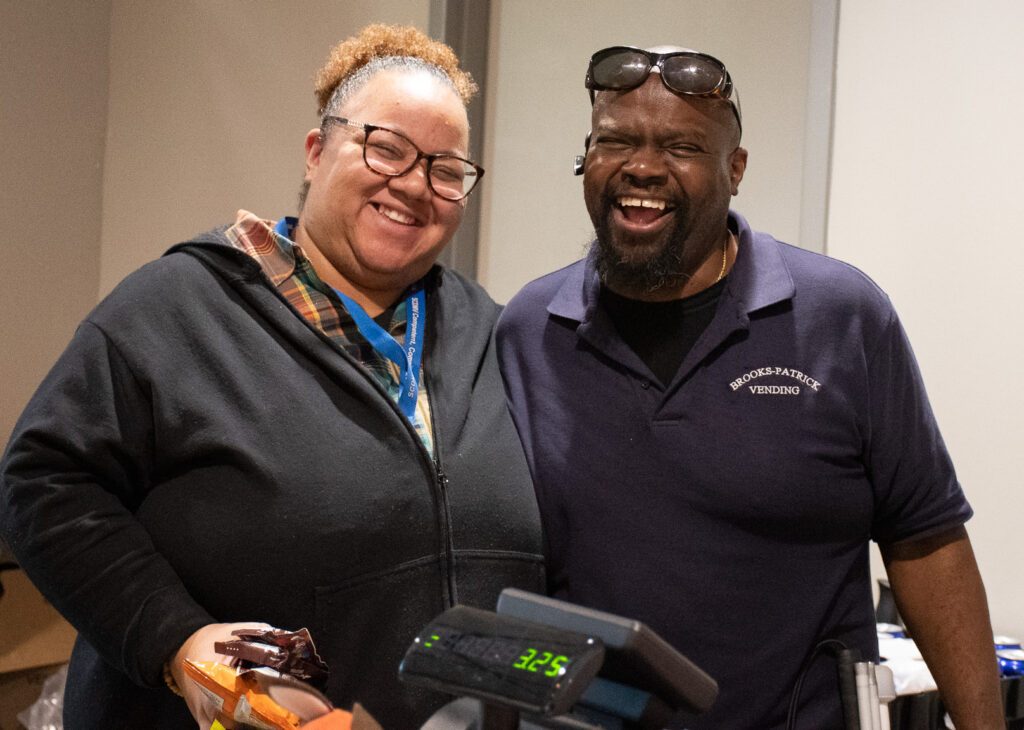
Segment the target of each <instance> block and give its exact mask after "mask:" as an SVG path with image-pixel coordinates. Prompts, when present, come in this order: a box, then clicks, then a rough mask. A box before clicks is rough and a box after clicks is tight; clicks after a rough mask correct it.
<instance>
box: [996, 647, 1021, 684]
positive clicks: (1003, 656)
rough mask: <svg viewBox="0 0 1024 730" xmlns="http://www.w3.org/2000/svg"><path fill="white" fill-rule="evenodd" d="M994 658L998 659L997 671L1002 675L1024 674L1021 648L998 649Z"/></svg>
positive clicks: (1014, 675) (1016, 675) (1015, 675)
mask: <svg viewBox="0 0 1024 730" xmlns="http://www.w3.org/2000/svg"><path fill="white" fill-rule="evenodd" d="M996 658H997V659H999V673H1000V674H1001V675H1003V676H1004V677H1020V676H1022V675H1024V651H1022V650H1021V649H1000V650H999V651H997V652H996Z"/></svg>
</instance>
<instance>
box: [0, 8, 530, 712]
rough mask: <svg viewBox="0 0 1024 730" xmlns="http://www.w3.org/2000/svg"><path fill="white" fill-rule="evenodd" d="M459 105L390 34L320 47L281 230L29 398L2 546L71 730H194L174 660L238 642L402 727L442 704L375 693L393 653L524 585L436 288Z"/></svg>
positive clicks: (493, 441) (401, 37)
mask: <svg viewBox="0 0 1024 730" xmlns="http://www.w3.org/2000/svg"><path fill="white" fill-rule="evenodd" d="M474 88H475V87H474V85H473V84H472V81H471V79H470V78H469V76H468V74H466V73H465V72H464V71H462V70H461V69H459V67H458V60H457V59H456V58H455V55H454V53H452V52H451V49H449V48H447V47H446V46H443V45H441V44H440V43H437V42H435V41H432V40H430V39H429V38H428V37H427V36H426V35H424V34H423V33H422V32H420V31H418V30H416V29H414V28H402V27H395V26H380V25H374V26H369V27H367V28H365V29H364V30H363V32H361V33H360V34H359V36H357V37H353V38H349V39H348V40H346V41H344V42H342V43H340V44H339V45H338V46H337V47H336V48H335V49H334V51H333V53H332V56H331V59H330V60H329V61H328V63H327V64H326V65H325V66H324V68H323V69H322V70H321V72H320V74H319V76H318V80H317V96H318V100H319V110H320V124H319V125H318V126H317V127H316V128H315V129H313V130H311V131H309V132H308V133H307V134H306V135H305V162H306V165H305V183H306V191H305V204H304V205H303V206H302V208H301V210H300V212H299V216H298V219H292V218H285V219H281V220H278V221H277V222H275V221H273V220H264V219H262V218H260V217H258V216H256V215H254V214H252V213H246V212H244V211H243V212H241V213H240V214H239V216H238V218H237V220H236V221H235V223H234V224H233V225H231V226H229V227H225V228H222V229H218V230H215V231H212V232H210V233H207V234H204V235H202V236H200V237H198V238H197V239H195V240H193V241H190V242H187V243H184V244H179V245H178V246H175V247H174V248H173V249H171V251H169V252H168V253H167V254H166V255H165V256H163V257H162V258H160V259H159V260H157V261H155V262H152V263H150V264H148V265H147V266H145V267H143V268H142V269H141V270H140V271H138V272H136V273H134V274H133V275H131V276H130V277H128V278H127V279H126V280H125V281H124V282H122V283H121V284H120V285H119V286H118V287H117V288H116V289H115V291H114V292H112V293H111V295H110V296H109V297H107V298H106V299H105V300H104V301H103V302H102V303H101V304H100V305H99V306H98V307H97V308H96V309H95V310H94V311H93V312H92V313H90V315H89V316H88V317H87V318H86V320H85V322H83V323H82V325H81V326H80V327H79V329H78V331H77V332H76V334H75V337H74V339H73V341H72V342H71V344H70V345H69V347H68V349H67V350H66V352H65V353H64V355H63V356H62V357H61V359H60V361H59V362H58V363H57V365H56V366H55V367H54V369H53V370H52V371H51V373H50V374H49V375H48V376H47V377H46V379H45V380H44V382H43V384H42V385H41V386H40V388H39V390H38V392H37V393H36V395H35V396H34V397H33V399H32V401H31V403H30V404H29V406H28V408H27V409H26V411H25V413H24V414H23V416H22V418H21V419H20V420H19V422H18V425H17V427H16V428H15V431H14V434H13V436H12V438H11V441H10V444H9V446H8V449H7V453H6V454H5V457H4V460H3V462H2V464H0V534H2V536H3V537H4V538H5V539H7V540H8V541H9V542H10V545H11V548H12V550H13V551H14V552H15V554H16V555H17V557H18V560H19V563H20V564H21V565H22V566H23V567H24V568H25V571H26V573H27V574H28V575H29V577H31V578H32V580H33V581H35V582H36V584H37V585H38V586H39V588H40V590H41V591H42V592H43V593H44V595H46V596H47V597H48V598H49V599H50V600H51V602H52V603H53V604H54V605H55V606H56V607H57V608H58V609H59V610H60V611H61V612H62V613H63V614H64V615H65V616H66V617H67V618H68V620H69V621H70V622H71V623H72V624H73V625H74V626H75V628H76V629H78V631H79V640H78V643H77V644H76V647H75V650H74V653H73V655H72V659H71V663H70V667H69V670H68V683H67V693H66V695H65V702H64V720H65V722H64V727H65V728H68V730H72V729H75V730H79V729H81V728H97V729H99V728H102V729H104V730H108V729H110V728H127V727H133V728H160V729H167V730H172V729H173V730H181V729H183V728H189V727H191V728H195V727H199V728H200V730H208V728H210V726H211V722H212V720H213V715H214V713H215V712H216V710H217V707H216V705H211V704H210V701H209V698H208V696H207V693H205V691H204V690H203V688H201V687H199V686H198V685H197V684H196V683H194V682H192V681H191V680H189V679H187V678H186V677H185V674H184V666H185V665H184V662H185V660H186V659H190V660H193V661H209V660H218V659H220V660H224V659H225V658H224V657H223V656H222V655H220V654H218V653H217V652H216V644H217V642H218V641H223V640H229V639H231V638H232V634H231V632H232V630H233V629H236V628H239V627H240V626H242V625H249V624H248V623H247V622H249V621H255V622H257V623H264V622H265V624H270V625H271V626H277V627H281V628H283V629H287V630H297V629H300V628H303V627H305V628H308V629H309V631H310V633H311V635H312V637H313V640H314V641H315V643H316V648H317V650H318V652H319V654H320V656H321V657H322V658H323V659H324V660H325V661H326V663H327V664H328V666H329V669H330V676H329V678H328V679H327V682H326V686H325V687H324V692H325V694H326V695H327V696H328V697H329V698H330V699H331V701H332V702H333V703H334V704H336V705H337V706H339V707H343V708H348V707H350V706H352V704H353V703H354V702H359V703H361V704H362V705H363V706H364V707H366V708H367V710H368V711H369V712H370V714H371V715H373V716H374V717H375V718H376V719H377V720H378V721H379V722H380V723H381V725H382V726H383V727H385V728H412V727H419V726H420V725H421V724H422V723H423V722H424V721H425V720H426V719H427V718H428V717H429V716H430V715H431V713H432V712H433V711H434V710H436V709H437V708H438V707H440V706H441V705H443V704H444V703H445V702H446V701H447V700H448V698H447V697H446V696H444V695H442V694H440V693H436V692H430V691H427V690H426V689H422V688H414V687H411V686H408V685H406V684H404V683H402V682H400V681H399V678H398V666H399V664H400V662H401V660H402V657H403V655H404V653H405V650H406V649H407V648H408V646H409V645H410V644H411V642H412V640H413V638H414V637H415V635H416V634H417V632H419V631H420V629H422V628H423V627H424V626H425V625H426V624H427V623H428V622H429V621H430V620H432V619H433V618H434V617H436V616H437V615H438V614H439V613H441V612H442V611H443V610H444V609H446V608H448V607H450V606H452V605H454V604H456V603H467V604H472V605H476V606H480V607H484V608H493V607H494V604H495V601H496V600H497V597H498V594H499V592H500V591H501V589H502V588H504V587H506V586H509V585H514V586H519V587H521V588H524V589H528V590H539V589H541V588H542V586H543V558H542V541H541V533H540V521H539V518H538V516H537V507H536V502H535V499H534V495H533V489H532V487H531V484H530V474H529V470H528V466H527V464H526V460H525V458H524V456H523V452H522V448H521V447H520V445H519V440H518V438H517V437H516V433H515V428H514V426H513V423H512V420H511V418H510V417H509V414H508V410H507V408H506V405H505V400H504V395H503V389H502V383H501V377H500V375H499V373H498V368H497V360H496V357H495V351H494V346H493V325H494V322H495V320H496V319H497V315H498V306H497V305H496V304H495V303H494V302H493V301H492V300H491V299H490V298H489V297H488V296H487V294H486V293H485V292H484V291H483V289H482V288H481V287H480V286H479V285H477V284H475V283H473V282H469V281H467V280H466V279H464V278H462V277H460V276H459V275H458V274H455V273H454V272H451V271H447V270H442V269H441V268H440V267H438V266H435V261H436V259H437V256H438V254H439V253H440V252H441V250H442V249H443V248H444V246H445V244H446V243H447V241H448V240H450V238H451V236H452V235H453V234H454V233H455V230H456V229H457V227H458V225H459V222H460V221H461V218H462V213H463V209H464V205H465V203H466V196H467V195H469V194H470V193H471V192H472V190H473V188H474V187H475V185H476V183H477V181H479V179H480V175H481V173H482V170H480V168H479V167H477V166H476V165H475V164H474V163H472V162H471V161H469V160H467V159H465V158H466V155H467V154H468V146H469V124H468V120H467V116H466V108H465V105H466V103H467V102H468V100H469V97H470V96H471V94H472V92H473V89H474ZM268 109H270V107H268ZM265 624H264V625H265ZM165 682H166V684H165ZM172 690H174V691H176V692H179V693H181V694H183V695H184V699H183V698H181V697H177V696H175V695H174V694H172Z"/></svg>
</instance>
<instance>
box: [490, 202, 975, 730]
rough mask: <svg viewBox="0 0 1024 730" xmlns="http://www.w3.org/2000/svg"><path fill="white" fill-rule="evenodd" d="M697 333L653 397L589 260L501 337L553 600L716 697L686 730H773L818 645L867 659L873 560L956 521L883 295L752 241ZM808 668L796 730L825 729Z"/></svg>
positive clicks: (546, 284) (513, 318)
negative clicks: (684, 668)
mask: <svg viewBox="0 0 1024 730" xmlns="http://www.w3.org/2000/svg"><path fill="white" fill-rule="evenodd" d="M730 225H731V226H733V227H734V230H735V231H737V234H738V239H739V253H738V256H737V259H736V263H735V265H734V266H733V269H732V270H731V272H730V273H729V276H728V277H727V283H726V286H725V289H724V290H723V292H722V294H721V298H720V300H719V302H718V309H717V312H716V313H715V316H714V318H713V319H712V321H711V323H710V325H709V326H708V327H707V329H705V331H704V333H703V334H702V335H701V337H700V338H699V339H698V340H697V342H696V344H695V345H694V347H693V348H692V350H691V351H690V352H689V354H688V355H687V356H686V357H685V359H684V360H683V362H682V365H681V366H680V368H679V371H678V372H677V373H676V375H675V377H674V379H673V380H672V381H671V382H670V383H669V384H668V385H667V386H664V387H663V386H662V385H661V384H660V383H659V382H658V379H657V378H656V377H654V374H653V373H652V372H650V370H649V369H648V368H647V366H646V365H645V364H644V363H643V361H642V360H641V359H640V358H639V357H638V356H637V355H636V354H635V353H634V352H633V351H632V350H631V349H630V348H629V347H628V346H627V345H626V344H625V343H624V342H623V341H622V340H621V339H620V337H619V336H618V335H617V333H616V330H615V327H614V325H613V324H612V323H611V321H610V319H609V317H608V316H607V314H606V313H605V312H604V311H603V310H602V309H601V307H600V306H599V305H598V292H599V290H600V285H599V282H598V278H597V274H596V272H595V270H594V267H593V265H592V263H591V262H590V260H589V259H584V260H582V261H579V262H577V263H575V264H572V265H571V266H569V267H567V268H564V269H562V270H560V271H556V272H554V273H552V274H549V275H547V276H545V277H542V278H541V279H538V280H536V281H534V282H532V283H531V284H528V285H527V286H526V287H525V288H524V289H523V290H522V291H521V292H520V293H519V294H518V295H516V297H514V298H513V299H512V301H511V302H510V303H509V304H508V306H507V307H506V308H505V311H504V313H503V315H502V317H501V320H500V321H499V324H498V348H499V358H500V363H501V367H502V371H503V375H504V378H505V385H506V390H507V393H508V397H509V404H510V408H511V410H512V415H513V418H514V420H515V423H516V426H517V428H518V429H519V433H520V436H521V437H522V439H523V442H524V446H525V449H526V453H527V457H528V460H529V463H530V467H531V469H532V472H533V477H534V482H535V485H536V489H537V496H538V501H539V504H540V507H541V514H542V518H543V522H544V527H545V533H546V536H547V540H548V545H549V558H550V564H549V575H550V588H551V591H552V593H553V595H555V596H557V597H559V598H562V599H565V600H569V601H572V602H575V603H579V604H582V605H586V606H591V607H594V608H598V609H601V610H606V611H611V612H613V613H617V614H621V615H624V616H630V617H634V618H637V619H639V620H641V621H643V622H645V623H647V624H648V625H650V626H651V627H652V628H653V629H654V630H655V631H657V632H658V633H660V634H661V635H662V636H664V637H665V638H666V639H667V640H668V641H669V642H670V643H671V644H673V645H674V646H675V647H676V648H678V649H679V650H680V651H681V652H682V653H684V654H685V655H686V656H688V657H689V658H690V659H692V660H693V661H695V662H696V663H697V664H698V665H699V666H701V667H702V668H704V669H705V671H707V672H708V673H710V674H711V675H712V676H713V677H715V679H717V680H718V683H719V687H720V694H719V699H718V701H717V702H716V704H715V706H714V707H713V708H712V710H711V711H710V712H709V713H707V714H706V715H704V716H702V717H701V718H699V719H697V720H694V721H690V722H687V723H686V726H687V727H690V728H705V727H707V728H724V727H728V728H730V729H733V730H735V729H738V728H757V730H765V728H775V727H780V728H781V727H783V726H784V725H785V719H786V710H787V705H788V702H789V697H790V693H791V691H792V688H793V684H794V682H795V680H796V677H797V675H798V673H799V669H800V667H801V665H802V663H803V662H804V660H805V658H806V657H807V656H808V655H809V654H810V652H811V651H812V649H813V647H814V646H815V645H816V644H817V643H818V642H820V641H822V640H824V639H838V640H840V641H842V642H844V643H845V644H846V645H847V646H850V647H857V648H859V649H860V651H861V653H862V655H863V656H865V657H867V658H870V657H876V656H877V640H876V632H875V624H874V611H873V606H872V595H871V576H870V571H869V560H868V542H869V540H871V539H873V540H875V541H877V542H879V543H883V544H885V543H892V542H898V541H901V540H907V539H910V538H922V537H925V536H927V535H929V534H931V533H937V532H941V531H943V530H948V529H951V528H953V527H955V526H958V525H960V524H962V523H963V522H965V521H966V520H967V519H968V518H969V517H970V516H971V509H970V506H969V505H968V504H967V501H966V499H965V497H964V495H963V492H962V490H961V488H960V485H959V483H958V482H957V480H956V476H955V474H954V470H953V466H952V463H951V461H950V458H949V455H948V453H947V450H946V448H945V446H944V444H943V441H942V438H941V436H940V434H939V431H938V428H937V426H936V423H935V419H934V417H933V414H932V411H931V408H930V406H929V404H928V399H927V396H926V394H925V391H924V387H923V384H922V382H921V376H920V373H919V371H918V367H917V364H916V362H915V360H914V356H913V353H912V352H911V349H910V345H909V343H908V342H907V339H906V336H905V333H904V331H903V328H902V326H901V325H900V323H899V320H898V318H897V316H896V314H895V312H894V311H893V308H892V305H891V303H890V301H889V299H888V297H887V296H886V295H885V294H884V293H883V292H882V291H881V290H880V289H879V288H878V287H877V286H876V285H875V284H874V283H873V282H872V281H871V280H870V279H868V278H867V277H866V276H865V275H864V274H863V273H861V272H860V271H858V270H857V269H855V268H854V267H852V266H849V265H847V264H844V263H842V262H839V261H836V260H834V259H830V258H828V257H826V256H822V255H820V254H816V253H812V252H809V251H805V250H803V249H800V248H796V247H794V246H789V245H787V244H783V243H780V242H779V241H776V240H775V239H774V238H772V237H771V236H769V235H766V234H763V233H756V232H754V231H752V230H751V229H750V227H749V225H748V224H747V222H746V221H745V220H744V219H743V218H742V217H741V216H739V215H736V214H735V213H733V214H731V220H730ZM835 676H836V669H835V664H834V663H833V662H832V661H831V660H830V659H827V658H823V659H820V660H818V661H817V662H816V663H815V666H814V669H813V670H812V672H811V673H810V675H809V676H808V677H807V679H806V681H805V684H804V686H803V689H802V692H801V699H802V703H801V705H802V707H801V709H800V712H799V716H798V717H799V723H798V726H799V727H805V726H806V727H815V728H827V727H838V726H839V725H840V720H839V717H840V714H839V713H840V705H839V695H838V692H837V689H836V679H835Z"/></svg>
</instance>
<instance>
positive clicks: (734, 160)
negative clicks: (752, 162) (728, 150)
mask: <svg viewBox="0 0 1024 730" xmlns="http://www.w3.org/2000/svg"><path fill="white" fill-rule="evenodd" d="M746 170H747V151H746V150H745V149H744V148H743V147H737V148H736V149H734V150H733V151H732V154H731V155H730V156H729V181H730V183H731V184H732V194H733V195H737V194H739V192H740V181H741V180H743V173H744V172H746Z"/></svg>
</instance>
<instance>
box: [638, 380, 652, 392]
mask: <svg viewBox="0 0 1024 730" xmlns="http://www.w3.org/2000/svg"><path fill="white" fill-rule="evenodd" d="M640 387H641V388H643V389H644V390H647V389H648V388H650V387H651V381H650V380H641V381H640Z"/></svg>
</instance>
